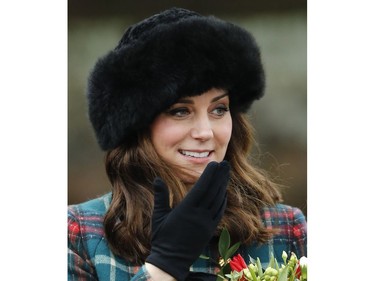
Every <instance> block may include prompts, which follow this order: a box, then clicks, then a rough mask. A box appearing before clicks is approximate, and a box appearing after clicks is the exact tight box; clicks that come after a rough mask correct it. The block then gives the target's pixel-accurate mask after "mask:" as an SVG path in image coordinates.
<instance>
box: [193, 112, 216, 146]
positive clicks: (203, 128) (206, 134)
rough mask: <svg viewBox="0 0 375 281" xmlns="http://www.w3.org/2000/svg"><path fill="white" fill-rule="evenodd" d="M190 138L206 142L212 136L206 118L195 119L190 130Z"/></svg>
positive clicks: (209, 124) (209, 123)
mask: <svg viewBox="0 0 375 281" xmlns="http://www.w3.org/2000/svg"><path fill="white" fill-rule="evenodd" d="M191 136H192V137H193V138H194V139H198V140H201V141H206V140H209V139H211V138H212V137H213V136H214V133H213V130H212V124H211V122H210V120H209V117H208V116H199V117H197V118H195V120H194V124H193V127H192V129H191Z"/></svg>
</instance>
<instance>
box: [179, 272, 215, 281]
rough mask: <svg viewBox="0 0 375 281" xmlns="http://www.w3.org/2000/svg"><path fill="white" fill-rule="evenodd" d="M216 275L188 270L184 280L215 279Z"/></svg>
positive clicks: (202, 280) (201, 280)
mask: <svg viewBox="0 0 375 281" xmlns="http://www.w3.org/2000/svg"><path fill="white" fill-rule="evenodd" d="M216 280H217V275H215V274H211V273H204V272H189V275H188V277H187V278H186V281H216Z"/></svg>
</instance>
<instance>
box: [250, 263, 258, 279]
mask: <svg viewBox="0 0 375 281" xmlns="http://www.w3.org/2000/svg"><path fill="white" fill-rule="evenodd" d="M248 269H249V271H250V274H251V278H252V279H253V280H257V275H256V274H255V271H254V269H252V268H251V267H250V266H249V267H248Z"/></svg>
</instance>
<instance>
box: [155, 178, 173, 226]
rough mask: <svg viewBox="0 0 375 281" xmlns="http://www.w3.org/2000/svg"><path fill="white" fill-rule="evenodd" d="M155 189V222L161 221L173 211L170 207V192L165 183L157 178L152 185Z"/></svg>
mask: <svg viewBox="0 0 375 281" xmlns="http://www.w3.org/2000/svg"><path fill="white" fill-rule="evenodd" d="M152 185H153V187H154V213H153V215H152V219H153V220H159V219H160V218H162V217H164V216H165V215H166V214H168V213H169V212H170V211H171V208H170V206H169V192H168V187H167V186H166V184H165V182H164V181H163V180H162V179H161V178H159V177H157V178H155V180H154V183H153V184H152Z"/></svg>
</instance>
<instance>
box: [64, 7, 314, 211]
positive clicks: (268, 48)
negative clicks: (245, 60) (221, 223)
mask: <svg viewBox="0 0 375 281" xmlns="http://www.w3.org/2000/svg"><path fill="white" fill-rule="evenodd" d="M206 9H207V7H206ZM159 10H161V9H159ZM159 10H157V11H154V13H156V12H158V11H159ZM198 12H199V10H198ZM129 14H131V13H129ZM151 14H152V13H151ZM151 14H150V15H151ZM209 14H215V13H214V12H210V13H209ZM220 17H221V18H222V19H224V20H228V21H231V22H234V23H237V24H239V25H240V26H243V27H244V28H246V29H248V30H249V31H250V32H251V33H252V34H253V35H254V37H255V38H256V39H257V41H258V44H259V46H260V48H261V51H262V56H263V61H264V67H265V71H266V80H267V87H266V93H265V96H264V98H262V99H261V100H260V101H256V102H255V103H254V105H253V107H252V109H251V110H250V112H249V116H250V118H251V120H252V123H253V125H254V127H255V129H256V132H257V135H256V137H257V140H258V142H259V149H260V152H259V151H258V152H257V151H255V152H254V157H255V158H256V159H258V160H257V161H259V165H260V166H261V167H263V168H264V169H266V170H268V171H269V172H270V173H271V175H272V176H273V177H274V178H275V179H276V180H277V181H279V182H280V183H282V184H283V185H285V186H286V187H285V188H284V189H283V193H284V195H285V196H284V197H285V202H286V203H288V204H291V205H294V206H297V207H299V208H301V209H302V210H303V212H304V213H305V214H306V213H307V203H306V202H307V200H306V199H307V164H306V161H307V155H306V154H307V136H306V123H307V120H306V118H307V117H306V111H307V105H306V103H307V65H306V61H307V57H306V56H307V54H306V53H307V35H306V28H307V23H306V21H307V18H306V9H291V10H290V11H288V10H286V11H285V10H284V11H283V12H280V13H277V12H275V11H270V12H262V13H252V14H250V13H248V15H246V13H244V12H243V11H242V13H237V14H236V13H230V14H229V13H228V14H225V13H223V12H221V14H220ZM135 18H137V16H136V15H133V16H132V15H128V16H127V17H119V16H111V17H109V16H105V17H89V16H87V14H85V15H81V16H80V15H79V13H78V12H76V13H74V17H71V18H70V19H69V25H68V52H69V53H68V91H69V93H68V146H69V147H68V203H69V204H73V203H78V202H82V201H84V200H87V199H90V198H93V197H96V196H98V195H100V194H102V193H104V192H107V191H110V184H109V182H108V180H107V178H106V175H105V170H104V164H103V163H104V153H103V152H102V151H100V149H99V147H98V145H97V143H96V140H95V137H94V133H93V130H92V129H91V125H90V123H89V121H88V117H87V105H86V100H85V91H86V81H87V77H88V74H89V72H90V69H91V68H92V67H93V65H94V63H95V62H96V60H97V58H98V57H100V56H102V55H104V54H105V53H106V52H107V51H108V50H110V49H111V48H113V47H114V46H115V45H116V44H117V42H118V40H119V39H120V37H121V36H122V34H123V32H124V30H125V29H126V28H127V27H128V26H129V25H130V24H132V23H134V21H135ZM137 20H139V19H138V18H137Z"/></svg>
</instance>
